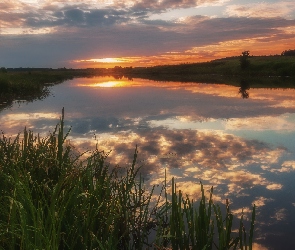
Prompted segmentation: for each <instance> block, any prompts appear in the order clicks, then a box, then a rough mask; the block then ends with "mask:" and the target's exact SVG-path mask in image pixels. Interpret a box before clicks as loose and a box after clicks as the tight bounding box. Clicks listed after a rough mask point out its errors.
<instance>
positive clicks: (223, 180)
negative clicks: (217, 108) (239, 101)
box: [73, 129, 287, 199]
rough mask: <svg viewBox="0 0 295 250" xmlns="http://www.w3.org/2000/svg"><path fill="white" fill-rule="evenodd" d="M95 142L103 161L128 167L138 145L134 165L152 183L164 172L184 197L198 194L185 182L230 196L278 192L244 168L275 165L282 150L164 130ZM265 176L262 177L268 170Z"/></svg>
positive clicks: (85, 142) (275, 185)
mask: <svg viewBox="0 0 295 250" xmlns="http://www.w3.org/2000/svg"><path fill="white" fill-rule="evenodd" d="M96 139H97V142H98V146H99V149H100V150H104V151H105V152H108V151H109V150H112V152H111V153H110V156H109V158H108V161H110V162H111V163H112V164H114V165H115V164H119V165H125V164H126V163H129V164H130V163H131V162H132V156H133V152H134V148H135V145H138V150H139V158H138V160H139V162H138V164H139V165H143V168H142V172H143V174H144V175H145V176H147V177H149V178H150V179H152V180H153V181H152V183H154V184H156V182H158V183H161V182H162V181H163V179H164V172H163V171H164V170H163V169H164V168H167V175H168V177H172V176H175V177H176V178H177V183H178V185H180V186H181V188H182V189H183V191H184V192H186V191H185V190H187V192H188V193H190V194H193V193H194V192H195V191H196V190H198V187H197V186H198V185H197V186H196V187H193V185H191V184H188V183H191V182H192V183H198V182H199V181H200V180H202V181H204V182H205V184H206V183H209V184H210V185H214V186H215V187H218V188H219V186H220V187H222V186H223V191H222V192H223V193H224V194H225V195H226V196H235V197H245V196H249V190H250V189H252V188H253V187H257V186H261V187H264V188H265V189H268V190H278V189H281V188H282V187H283V186H282V184H280V183H275V182H273V181H270V180H268V179H267V177H266V176H265V175H264V174H263V173H259V172H256V173H252V172H251V171H250V170H248V167H250V166H272V165H274V164H278V162H279V159H280V157H282V155H284V153H285V150H283V149H271V148H269V147H268V146H267V145H265V144H262V143H260V142H258V141H253V140H252V141H249V140H248V141H247V140H243V139H241V138H239V137H235V136H233V135H228V134H224V133H221V132H219V133H217V132H211V133H210V132H208V131H207V132H199V131H193V130H165V129H162V130H157V131H146V130H143V131H137V133H135V132H121V133H117V134H100V135H97V137H96ZM95 143H96V141H95V140H92V141H89V140H81V139H80V140H79V139H78V140H77V139H74V138H73V144H74V145H77V146H78V147H83V149H86V148H91V147H94V144H95ZM77 146H76V147H77ZM286 164H287V163H285V165H286ZM258 169H260V170H261V168H258ZM265 171H266V172H268V168H265ZM168 179H169V178H168ZM224 185H226V189H224ZM220 191H221V190H220ZM222 192H220V193H222ZM219 199H221V198H219Z"/></svg>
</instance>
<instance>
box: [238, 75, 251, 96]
mask: <svg viewBox="0 0 295 250" xmlns="http://www.w3.org/2000/svg"><path fill="white" fill-rule="evenodd" d="M249 89H250V84H249V83H248V82H247V81H246V80H241V82H240V88H239V94H241V97H242V98H243V99H248V98H249V92H248V91H247V90H249Z"/></svg>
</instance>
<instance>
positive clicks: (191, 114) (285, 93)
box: [0, 77, 295, 249]
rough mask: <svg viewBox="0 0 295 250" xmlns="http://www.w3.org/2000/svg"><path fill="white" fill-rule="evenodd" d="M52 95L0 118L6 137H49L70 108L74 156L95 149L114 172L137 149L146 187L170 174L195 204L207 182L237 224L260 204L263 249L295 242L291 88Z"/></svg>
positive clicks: (68, 90)
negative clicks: (245, 93)
mask: <svg viewBox="0 0 295 250" xmlns="http://www.w3.org/2000/svg"><path fill="white" fill-rule="evenodd" d="M52 92H53V94H54V96H50V97H48V98H47V99H45V100H43V101H40V102H39V101H38V102H35V103H28V104H21V105H20V106H17V105H13V106H12V107H11V108H10V109H6V110H4V111H2V112H1V113H0V124H1V129H2V130H3V131H5V133H8V134H11V135H14V134H16V133H17V132H19V131H21V130H22V129H23V127H24V126H27V128H28V129H32V130H34V131H35V132H39V133H45V134H46V133H47V132H48V131H49V130H51V131H52V130H53V128H54V125H55V124H56V123H57V122H58V118H59V116H60V110H61V108H62V107H65V111H66V124H67V126H68V128H69V127H70V126H71V127H72V132H71V134H70V137H69V138H68V139H69V141H68V143H70V144H71V145H73V147H74V148H75V151H76V152H77V153H78V152H83V151H85V150H86V149H92V148H95V144H96V143H98V145H99V149H101V150H105V151H106V152H108V151H110V150H112V152H111V153H110V156H109V161H110V162H111V164H113V165H115V164H120V165H121V166H122V165H123V166H124V165H126V164H127V163H131V159H132V155H133V152H134V148H135V145H138V149H139V162H138V164H139V165H142V166H143V167H142V173H143V175H144V176H145V178H146V179H147V180H148V181H147V185H153V184H159V183H161V182H162V181H163V180H164V173H165V169H166V172H167V177H168V179H170V178H171V177H172V176H174V177H176V179H177V183H178V187H179V188H180V189H181V190H183V192H185V193H187V194H189V195H190V196H191V197H192V198H194V199H197V198H198V197H199V195H200V193H199V190H200V189H199V184H198V183H199V181H200V180H202V182H203V183H204V185H205V188H206V190H209V189H210V187H211V185H213V186H214V194H215V195H214V199H215V201H216V202H223V201H224V200H225V199H229V200H230V202H231V203H232V209H233V212H234V214H235V215H236V216H239V215H240V213H241V211H242V208H244V212H245V215H246V216H247V215H248V216H249V213H250V209H249V207H250V205H251V204H253V203H255V204H256V205H257V206H258V210H257V211H258V212H257V213H258V214H257V227H256V232H255V236H256V243H257V244H259V249H263V246H265V247H266V248H269V249H270V248H271V247H272V248H273V249H281V248H280V247H281V242H282V241H283V242H285V243H286V249H288V248H289V247H288V246H290V248H289V249H291V246H292V244H293V245H294V244H295V242H294V239H293V237H292V233H291V232H292V230H293V229H292V228H294V226H295V213H294V212H292V211H294V207H295V205H294V204H295V198H294V197H295V196H294V188H295V186H294V181H293V180H294V177H295V156H294V145H295V126H294V124H295V105H294V104H295V103H294V102H295V98H294V96H295V92H294V90H280V89H278V90H270V89H251V98H249V99H247V100H243V99H241V98H240V96H239V93H238V88H237V87H233V86H227V85H215V84H192V83H163V82H161V83H157V82H153V81H146V80H134V81H128V80H124V79H118V80H116V79H114V78H111V77H107V78H89V79H76V80H73V81H69V82H67V83H64V84H61V85H58V86H54V87H53V88H52ZM288 244H289V245H288Z"/></svg>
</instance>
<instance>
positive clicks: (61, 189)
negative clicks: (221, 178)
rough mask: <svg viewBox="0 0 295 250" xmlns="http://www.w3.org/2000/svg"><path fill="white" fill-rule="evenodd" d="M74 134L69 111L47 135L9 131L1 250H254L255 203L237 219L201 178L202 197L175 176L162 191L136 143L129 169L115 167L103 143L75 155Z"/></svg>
mask: <svg viewBox="0 0 295 250" xmlns="http://www.w3.org/2000/svg"><path fill="white" fill-rule="evenodd" d="M69 133H70V131H68V132H66V131H64V111H63V112H62V116H61V119H60V122H59V124H58V125H57V126H56V127H55V129H54V131H53V132H51V133H50V134H49V135H48V136H47V137H44V138H41V137H40V136H39V135H36V134H34V133H33V132H31V131H27V130H26V129H25V130H24V132H23V134H19V135H18V136H17V137H16V138H14V139H13V138H8V137H6V136H5V135H4V134H3V133H2V135H1V137H0V192H1V194H0V199H1V201H0V204H1V206H0V249H24V250H26V249H101V250H104V249H118V250H119V249H120V250H122V249H123V250H124V249H136V250H137V249H155V250H160V249H175V250H176V249H185V250H189V249H202V250H209V249H249V250H251V249H252V244H253V238H254V237H253V235H254V222H255V205H254V206H253V209H252V217H250V218H248V219H247V218H246V217H245V216H244V215H242V216H241V218H240V221H239V223H236V222H235V220H237V219H236V218H234V215H233V214H232V213H231V210H230V208H229V202H228V201H227V200H226V202H225V207H223V206H220V205H218V204H215V203H214V202H213V200H214V199H213V187H212V188H211V190H210V192H208V193H209V197H208V195H207V192H206V194H205V190H204V188H203V185H202V183H201V185H200V189H201V190H200V192H201V198H200V200H199V201H193V200H191V199H190V197H188V196H186V194H184V193H183V192H182V191H181V190H178V189H177V184H176V182H175V181H174V179H172V180H166V178H165V181H164V182H163V183H162V184H161V183H159V185H162V189H161V192H160V194H155V192H154V188H152V189H151V190H148V189H147V188H146V186H145V184H144V182H143V178H142V176H141V175H140V172H139V170H140V166H138V165H137V162H136V159H137V148H136V149H135V152H134V158H133V160H132V163H131V164H130V167H128V168H119V167H118V166H116V167H111V166H110V165H108V164H107V163H106V158H107V154H106V153H104V152H100V151H99V149H98V146H96V149H95V150H93V151H92V152H91V154H90V155H89V156H87V157H83V154H81V155H75V154H72V148H71V146H70V145H67V143H66V140H67V136H68V135H69ZM88 153H89V152H88ZM196 185H197V184H196ZM242 214H243V213H242ZM245 224H247V225H246V228H247V229H245Z"/></svg>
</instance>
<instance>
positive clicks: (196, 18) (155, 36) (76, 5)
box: [0, 0, 295, 68]
mask: <svg viewBox="0 0 295 250" xmlns="http://www.w3.org/2000/svg"><path fill="white" fill-rule="evenodd" d="M288 49H295V2H294V1H293V0H283V1H281V0H268V1H257V0H130V1H128V0H126V1H121V0H68V1H64V0H0V67H51V68H58V67H67V68H93V67H104V68H112V67H114V66H123V67H127V66H128V67H129V66H133V67H134V66H139V67H141V66H142V67H146V66H153V65H160V64H179V63H190V62H201V61H210V60H214V59H217V58H222V57H226V56H238V55H240V54H241V52H242V51H245V50H249V51H250V54H251V55H275V54H281V52H282V51H284V50H288Z"/></svg>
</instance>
